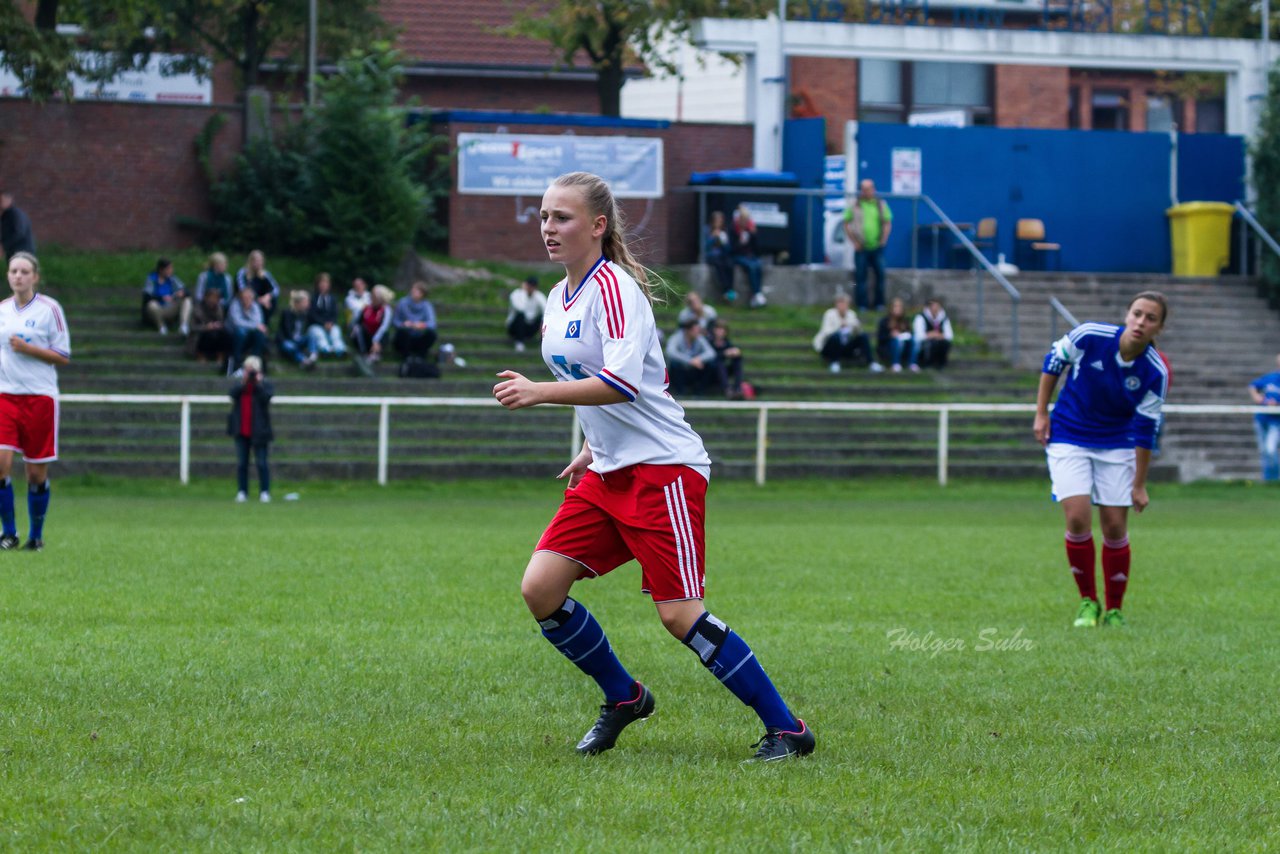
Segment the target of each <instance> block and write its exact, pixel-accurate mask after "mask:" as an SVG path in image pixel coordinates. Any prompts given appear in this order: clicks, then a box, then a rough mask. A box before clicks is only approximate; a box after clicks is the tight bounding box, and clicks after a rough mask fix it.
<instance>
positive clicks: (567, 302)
mask: <svg viewBox="0 0 1280 854" xmlns="http://www.w3.org/2000/svg"><path fill="white" fill-rule="evenodd" d="M605 263H607V261H606V259H605V257H604V256H603V255H601V256H600V258H599V260H598V261H596V263H594V264H592V265H591V269H590V270H588V271H587V274H586V275H585V276H583V277H582V281H581V282H578V286H577V287H576V288H574V289H573V293H572V294H571V293H569V288H568V287H567V286H566V287H565V289H564V307H565V309H566V310H568V309H569V308H572V307H573V304H574V303H575V302H577V301H578V297H579V296H581V295H582V286H583V285H585V284H586V283H587V282H589V281H591V277H592V276H594V275H595V274H596V273H597V272H598V271H599V269H600V268H601V267H602V266H604V265H605Z"/></svg>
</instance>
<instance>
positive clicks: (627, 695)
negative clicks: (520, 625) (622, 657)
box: [538, 598, 636, 703]
mask: <svg viewBox="0 0 1280 854" xmlns="http://www.w3.org/2000/svg"><path fill="white" fill-rule="evenodd" d="M538 625H540V626H541V627H542V636H543V637H544V638H546V639H547V640H549V641H551V644H552V645H553V646H554V647H555V648H556V649H558V650H560V651H561V652H562V653H564V657H565V658H567V659H569V660H570V661H572V662H573V663H574V664H575V665H577V667H578V669H579V670H581V671H582V672H583V673H585V674H587V675H588V676H590V677H591V678H592V679H594V680H596V684H597V685H599V686H600V690H601V691H604V699H605V702H606V703H625V702H626V701H627V700H630V699H632V698H633V697H635V682H636V680H634V679H632V678H631V674H630V673H628V672H627V669H626V668H625V667H623V666H622V662H620V661H618V657H617V656H616V655H614V654H613V647H612V646H610V645H609V639H608V638H607V637H605V634H604V629H602V628H600V624H599V623H597V622H596V618H595V617H593V616H591V612H590V611H588V610H587V609H586V608H585V607H584V606H583V604H582V603H581V602H578V601H575V600H574V599H571V598H570V599H565V600H564V604H563V605H561V606H560V608H559V609H558V610H557V611H556V612H555V613H554V614H552V615H551V616H550V617H547V618H546V619H545V620H539V621H538Z"/></svg>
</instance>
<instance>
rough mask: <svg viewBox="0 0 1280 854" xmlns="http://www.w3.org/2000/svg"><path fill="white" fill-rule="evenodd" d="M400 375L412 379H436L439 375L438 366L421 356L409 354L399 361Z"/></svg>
mask: <svg viewBox="0 0 1280 854" xmlns="http://www.w3.org/2000/svg"><path fill="white" fill-rule="evenodd" d="M400 376H402V377H411V378H414V379H436V378H438V377H439V376H440V366H439V365H437V364H436V363H435V362H429V361H427V360H426V359H424V358H422V357H421V356H409V357H407V358H406V359H405V360H404V361H403V362H401V363H400Z"/></svg>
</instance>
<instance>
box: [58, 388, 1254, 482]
mask: <svg viewBox="0 0 1280 854" xmlns="http://www.w3.org/2000/svg"><path fill="white" fill-rule="evenodd" d="M228 400H229V398H227V397H226V396H225V395H214V394H189V395H188V394H64V395H62V396H61V398H60V401H61V403H64V404H77V403H113V404H114V403H119V404H126V405H127V404H150V405H153V406H154V405H160V404H176V405H177V406H178V430H179V439H178V479H179V480H180V481H181V482H182V483H184V484H185V483H189V482H190V479H191V407H192V406H193V405H194V406H206V405H218V406H228V405H229V403H228ZM271 402H272V405H273V406H364V407H377V410H378V484H379V485H382V486H385V485H386V483H387V459H388V454H389V447H390V441H391V408H392V407H393V406H404V407H461V408H490V409H493V408H496V407H497V406H498V404H497V403H496V402H495V401H493V400H490V399H488V398H479V397H320V396H316V397H303V396H291V395H280V396H278V397H273V398H272V399H271ZM682 405H683V406H684V408H685V409H688V410H693V411H697V410H739V411H745V412H755V413H756V453H755V481H756V483H757V484H759V485H761V486H763V485H764V483H765V476H766V471H767V465H768V451H767V449H768V446H769V413H770V412H863V413H889V412H932V413H935V414H937V416H938V483H939V484H940V485H942V486H946V484H947V473H948V467H949V459H948V457H949V449H948V446H949V434H950V429H951V413H953V412H968V413H979V414H994V413H1025V414H1027V415H1032V414H1034V413H1035V409H1036V408H1035V404H1031V403H824V402H816V401H815V402H809V401H785V400H778V401H713V400H690V401H684V402H683V404H682ZM1164 411H1165V413H1166V414H1169V415H1253V414H1274V407H1264V406H1248V405H1242V406H1237V405H1219V404H1170V405H1167V406H1165V407H1164ZM572 413H573V414H572V418H571V419H570V427H569V449H570V451H569V453H570V455H571V456H572V455H573V454H575V453H577V451H578V449H579V448H580V447H581V446H582V432H581V428H580V427H579V425H578V416H577V411H576V410H573V411H572ZM1029 431H1030V427H1028V432H1029Z"/></svg>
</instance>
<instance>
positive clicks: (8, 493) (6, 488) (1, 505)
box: [0, 477, 18, 537]
mask: <svg viewBox="0 0 1280 854" xmlns="http://www.w3.org/2000/svg"><path fill="white" fill-rule="evenodd" d="M0 524H3V525H4V536H6V537H16V536H18V520H17V517H16V516H15V515H14V510H13V481H12V480H10V479H9V478H7V477H6V478H5V479H4V483H3V484H0Z"/></svg>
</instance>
